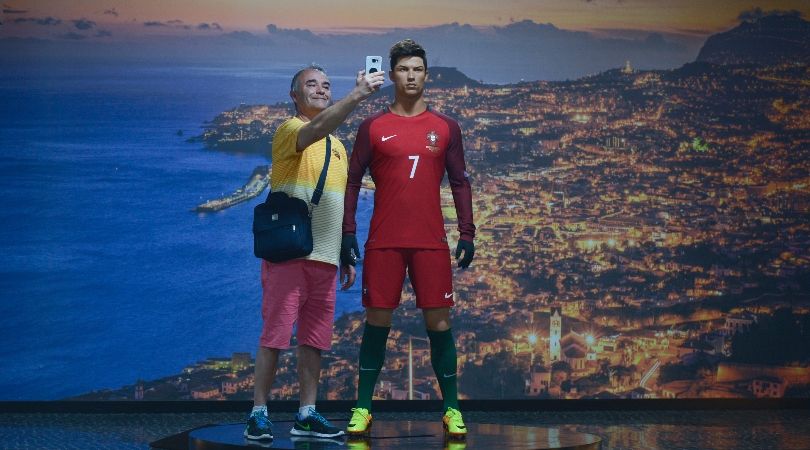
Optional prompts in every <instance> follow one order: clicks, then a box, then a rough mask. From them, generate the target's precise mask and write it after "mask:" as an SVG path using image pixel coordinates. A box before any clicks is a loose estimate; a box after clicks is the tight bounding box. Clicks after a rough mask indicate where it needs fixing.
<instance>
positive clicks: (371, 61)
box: [366, 56, 382, 74]
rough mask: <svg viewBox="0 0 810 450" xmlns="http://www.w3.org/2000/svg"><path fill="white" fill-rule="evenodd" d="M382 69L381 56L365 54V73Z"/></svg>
mask: <svg viewBox="0 0 810 450" xmlns="http://www.w3.org/2000/svg"><path fill="white" fill-rule="evenodd" d="M381 71H382V56H366V73H367V74H369V73H374V72H381Z"/></svg>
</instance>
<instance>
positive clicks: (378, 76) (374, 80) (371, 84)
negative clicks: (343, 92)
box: [354, 70, 385, 101]
mask: <svg viewBox="0 0 810 450" xmlns="http://www.w3.org/2000/svg"><path fill="white" fill-rule="evenodd" d="M384 82H385V76H384V75H383V72H382V71H380V72H374V73H369V74H367V73H366V71H365V70H361V71H359V72H357V79H356V80H355V86H354V92H355V93H356V94H357V95H358V98H359V99H360V100H361V101H362V100H365V99H367V98H368V97H370V96H371V94H373V93H375V92H377V91H379V90H380V86H382V85H383V83H384Z"/></svg>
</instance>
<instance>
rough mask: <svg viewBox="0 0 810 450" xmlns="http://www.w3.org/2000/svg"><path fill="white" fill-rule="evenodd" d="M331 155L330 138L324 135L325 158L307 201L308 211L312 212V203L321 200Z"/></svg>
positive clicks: (314, 203)
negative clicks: (316, 182)
mask: <svg viewBox="0 0 810 450" xmlns="http://www.w3.org/2000/svg"><path fill="white" fill-rule="evenodd" d="M331 156H332V139H330V138H329V135H328V134H327V135H326V159H325V161H324V162H323V169H322V170H321V176H320V178H318V184H317V185H316V186H315V192H313V193H312V200H310V201H309V213H310V214H312V205H317V204H318V202H320V201H321V195H323V185H324V184H326V171H327V170H329V160H330V159H331V158H330V157H331Z"/></svg>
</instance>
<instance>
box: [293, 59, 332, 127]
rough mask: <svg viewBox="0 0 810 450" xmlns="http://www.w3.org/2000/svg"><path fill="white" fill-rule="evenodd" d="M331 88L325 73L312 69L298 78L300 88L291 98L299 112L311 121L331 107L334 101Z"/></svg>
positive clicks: (294, 91)
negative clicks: (330, 103) (331, 101)
mask: <svg viewBox="0 0 810 450" xmlns="http://www.w3.org/2000/svg"><path fill="white" fill-rule="evenodd" d="M331 87H332V85H331V84H330V83H329V77H327V76H326V74H325V73H323V72H321V71H320V70H315V69H310V70H307V71H304V73H302V74H301V75H300V76H299V77H298V87H297V88H296V89H295V90H293V91H292V92H291V93H290V96H291V97H292V99H293V101H294V102H295V106H296V108H297V109H298V112H299V113H301V114H303V115H305V116H307V117H309V118H310V119H311V118H312V117H314V116H315V115H316V114H318V113H319V112H321V111H323V110H324V109H326V108H327V107H328V106H329V101H330V100H331V99H332V91H331Z"/></svg>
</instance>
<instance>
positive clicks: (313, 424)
mask: <svg viewBox="0 0 810 450" xmlns="http://www.w3.org/2000/svg"><path fill="white" fill-rule="evenodd" d="M290 434H291V435H293V436H314V437H322V438H333V437H337V436H343V434H344V433H343V430H341V429H340V428H338V427H336V426H334V425H332V424H331V423H329V421H328V420H326V418H324V417H323V416H322V415H320V414H319V413H318V412H317V411H315V410H314V409H312V408H310V410H309V415H308V416H307V417H306V418H304V419H302V418H301V416H299V415H297V414H296V415H295V425H293V427H292V430H290Z"/></svg>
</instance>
